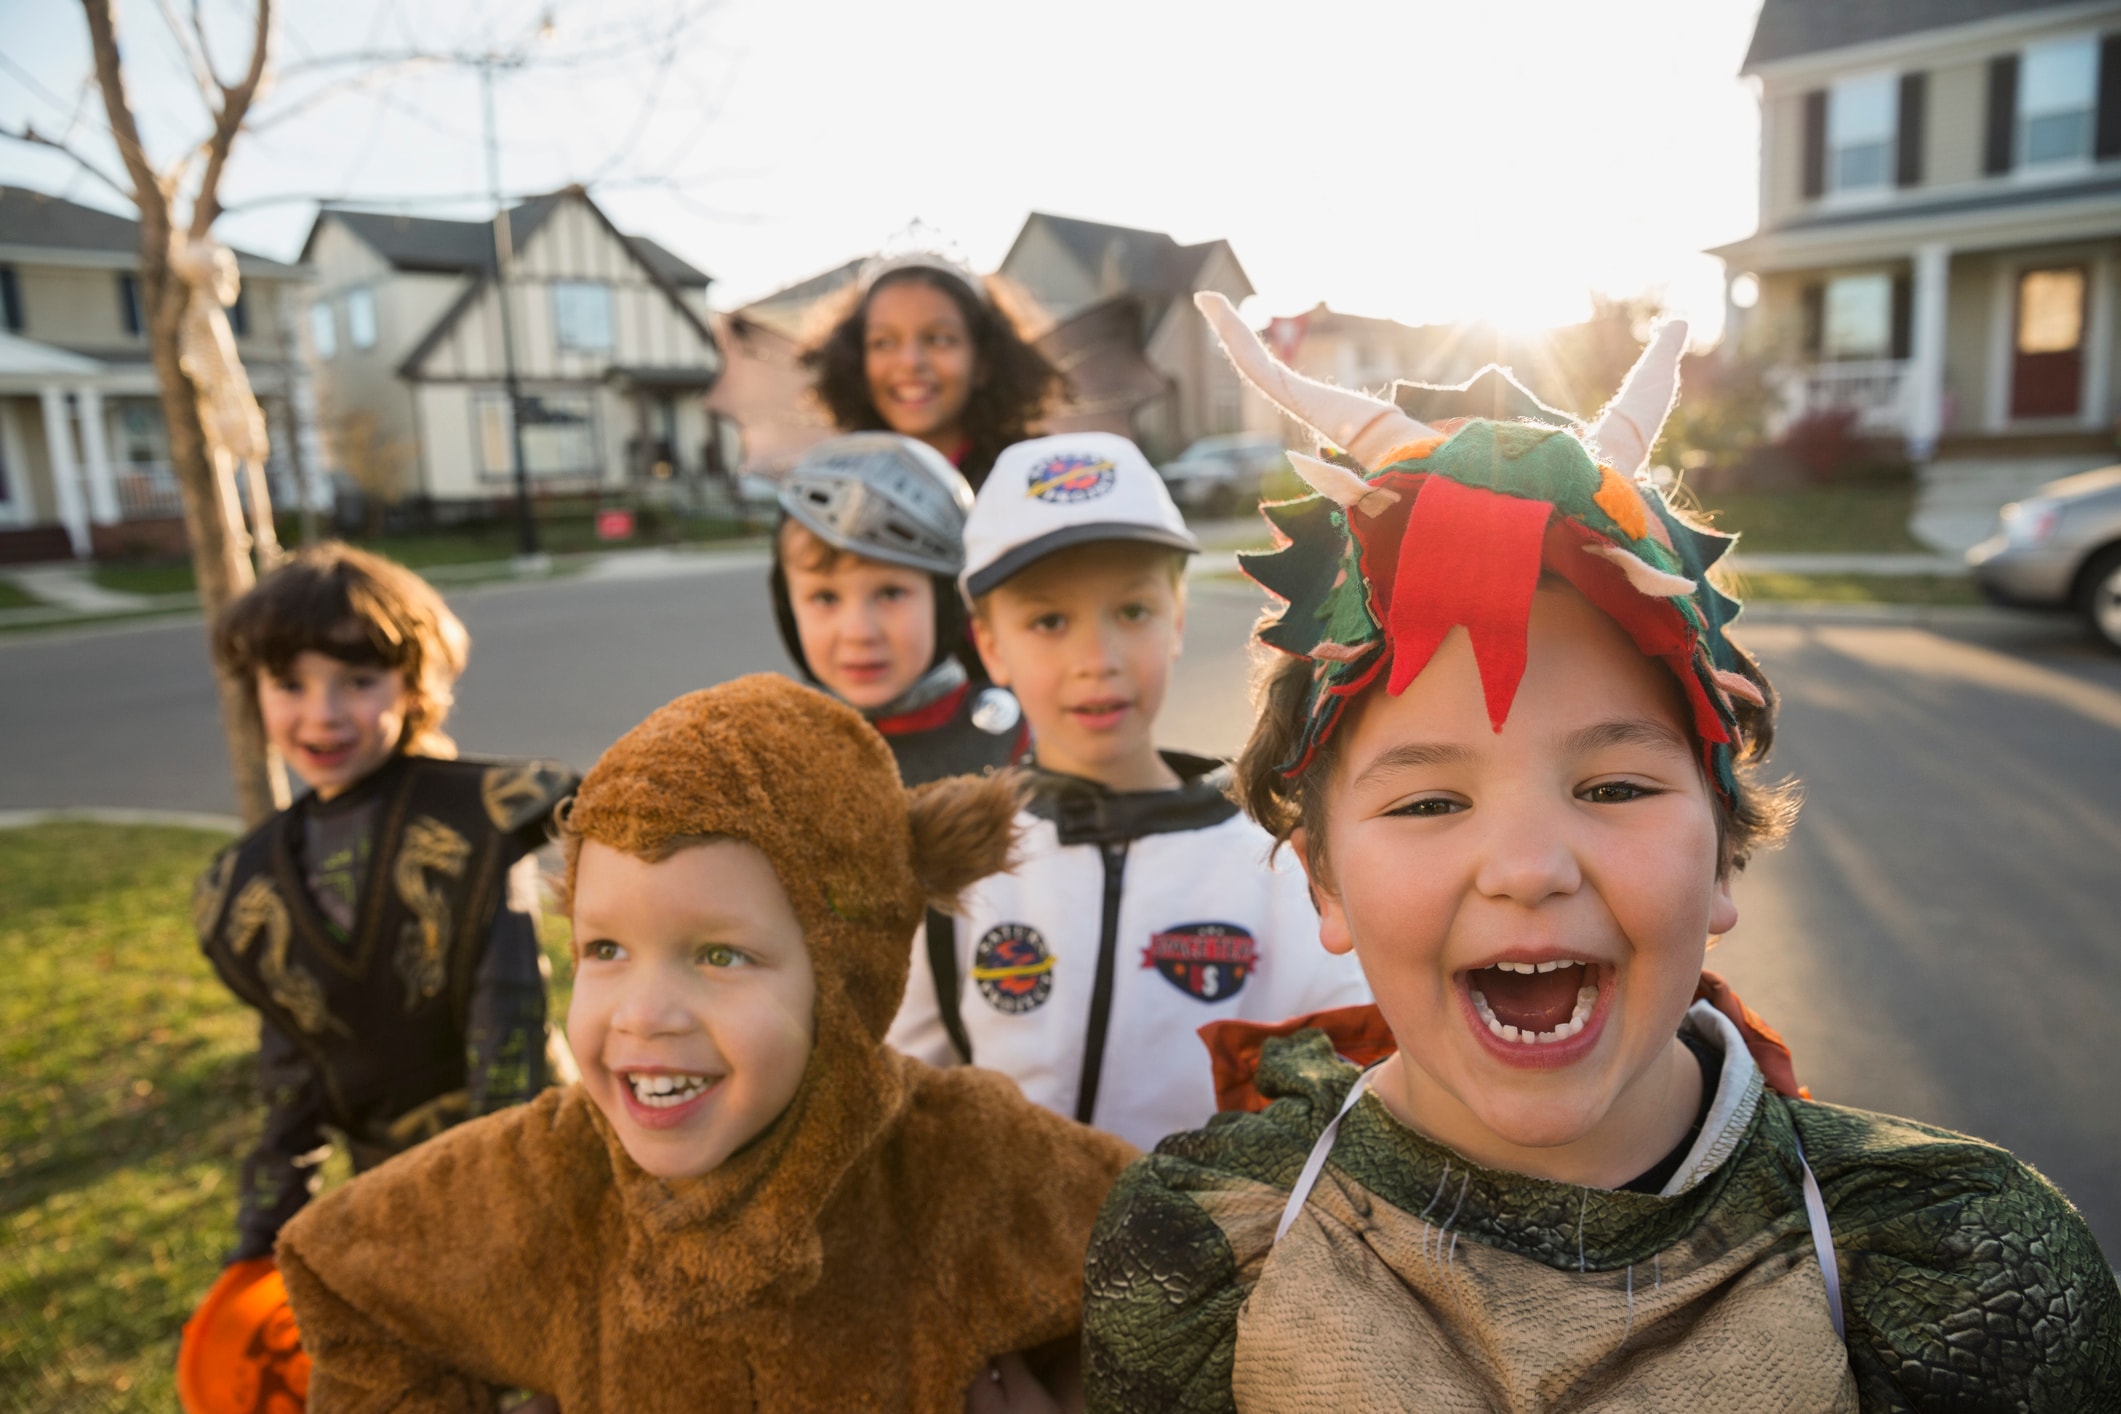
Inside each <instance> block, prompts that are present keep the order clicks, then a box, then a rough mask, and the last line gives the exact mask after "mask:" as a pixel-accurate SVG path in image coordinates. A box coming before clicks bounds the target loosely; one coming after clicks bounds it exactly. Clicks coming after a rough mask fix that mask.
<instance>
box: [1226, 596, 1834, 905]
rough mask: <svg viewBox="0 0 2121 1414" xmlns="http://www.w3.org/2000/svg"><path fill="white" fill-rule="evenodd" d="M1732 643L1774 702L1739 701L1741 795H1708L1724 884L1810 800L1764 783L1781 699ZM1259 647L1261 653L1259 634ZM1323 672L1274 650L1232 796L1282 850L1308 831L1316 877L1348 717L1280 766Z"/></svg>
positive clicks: (1786, 784) (1323, 866)
mask: <svg viewBox="0 0 2121 1414" xmlns="http://www.w3.org/2000/svg"><path fill="white" fill-rule="evenodd" d="M1279 612H1280V611H1279V609H1278V608H1274V609H1269V610H1268V611H1267V612H1266V613H1265V614H1263V615H1261V618H1260V627H1262V628H1264V627H1266V626H1267V625H1268V624H1270V623H1272V622H1273V620H1274V619H1275V618H1276V617H1277V615H1278V614H1279ZM1731 647H1732V650H1733V651H1734V652H1735V653H1736V654H1737V659H1738V662H1737V667H1738V672H1739V673H1740V674H1741V675H1742V676H1744V677H1745V679H1746V680H1747V681H1749V682H1751V683H1752V684H1753V685H1754V686H1755V687H1757V688H1759V689H1760V695H1761V696H1762V697H1763V698H1764V699H1766V705H1765V706H1762V707H1755V706H1754V705H1753V704H1752V703H1750V702H1747V701H1746V700H1744V699H1743V698H1736V699H1734V700H1733V702H1732V706H1733V707H1734V708H1735V709H1736V710H1737V716H1738V748H1737V750H1736V751H1735V752H1734V753H1733V755H1734V758H1735V759H1734V760H1733V762H1732V770H1733V774H1735V775H1736V777H1737V780H1738V796H1737V799H1736V800H1735V801H1733V802H1729V803H1726V802H1725V801H1724V799H1723V797H1722V796H1721V795H1720V794H1718V793H1716V792H1714V791H1711V792H1710V796H1709V799H1710V804H1711V805H1712V806H1713V808H1714V809H1715V812H1716V873H1717V876H1718V877H1719V878H1721V877H1724V876H1727V875H1729V874H1731V873H1733V872H1735V871H1737V870H1740V869H1743V868H1745V865H1746V861H1747V860H1748V859H1750V858H1751V857H1752V855H1753V854H1755V853H1756V852H1758V851H1760V850H1763V849H1772V848H1774V847H1775V846H1776V845H1779V844H1781V843H1782V841H1783V839H1784V838H1785V837H1787V836H1788V834H1789V832H1790V827H1791V826H1792V825H1794V824H1796V822H1797V808H1798V806H1799V804H1801V803H1802V793H1801V791H1800V790H1799V789H1798V786H1797V784H1796V782H1795V781H1794V780H1780V781H1770V780H1767V779H1765V777H1764V767H1765V764H1766V761H1767V755H1768V751H1769V749H1770V748H1772V747H1773V746H1774V744H1775V717H1776V713H1777V711H1778V709H1779V708H1780V706H1781V698H1780V696H1779V695H1778V694H1777V693H1776V691H1775V685H1774V684H1773V683H1771V682H1769V681H1768V677H1767V673H1766V672H1765V671H1763V670H1762V669H1761V667H1760V664H1759V663H1758V662H1756V661H1755V660H1754V659H1753V657H1752V655H1751V654H1749V653H1747V652H1746V651H1745V650H1744V649H1742V648H1739V647H1738V645H1736V644H1735V643H1734V644H1732V645H1731ZM1255 651H1259V650H1258V649H1257V645H1256V635H1255ZM1266 651H1269V652H1271V650H1266ZM1316 668H1317V665H1316V664H1314V663H1313V662H1311V660H1310V659H1308V658H1297V657H1293V656H1291V655H1289V654H1285V653H1272V656H1271V657H1270V658H1269V659H1267V660H1266V661H1264V662H1262V663H1261V665H1260V671H1259V674H1258V678H1257V681H1256V683H1255V695H1256V696H1257V699H1258V703H1259V716H1258V718H1257V719H1256V720H1255V721H1254V722H1253V724H1252V734H1251V736H1250V737H1249V738H1247V739H1246V741H1245V747H1244V750H1243V751H1242V752H1241V753H1239V755H1238V758H1237V763H1236V766H1235V769H1234V771H1233V773H1232V774H1233V779H1232V781H1231V794H1232V795H1233V796H1235V797H1236V798H1237V802H1238V804H1240V805H1242V806H1243V807H1244V810H1245V813H1246V814H1248V815H1250V816H1251V817H1252V818H1253V819H1255V820H1257V821H1258V822H1259V823H1260V825H1261V826H1263V827H1264V828H1265V829H1266V831H1267V833H1268V834H1270V835H1272V836H1273V837H1274V840H1275V844H1276V845H1277V847H1278V846H1279V845H1281V844H1283V843H1286V842H1287V841H1288V839H1289V836H1290V835H1291V834H1293V833H1294V832H1295V831H1296V830H1297V829H1298V828H1299V827H1303V828H1304V853H1305V856H1306V859H1305V862H1306V863H1307V864H1309V865H1310V866H1311V870H1312V875H1313V877H1315V878H1331V877H1332V875H1331V871H1330V867H1329V865H1328V862H1327V856H1326V830H1325V821H1326V790H1327V788H1328V786H1330V785H1331V783H1332V780H1333V777H1334V775H1335V774H1336V770H1337V767H1338V764H1339V760H1340V750H1339V748H1340V744H1341V742H1342V741H1343V740H1344V739H1345V738H1346V736H1347V734H1348V729H1349V720H1348V718H1346V717H1343V718H1342V719H1341V722H1340V728H1339V730H1338V731H1336V732H1335V733H1334V734H1333V736H1332V737H1330V738H1328V739H1327V740H1326V741H1325V742H1324V743H1323V744H1322V745H1321V746H1320V747H1319V748H1318V749H1317V751H1315V752H1314V753H1312V756H1311V760H1310V762H1309V763H1308V764H1307V765H1306V766H1305V767H1304V769H1303V771H1302V772H1301V773H1300V774H1298V775H1295V776H1284V775H1283V774H1282V773H1281V769H1280V767H1281V763H1282V762H1284V761H1287V760H1288V759H1289V758H1290V757H1292V756H1294V755H1295V754H1296V751H1297V743H1298V742H1299V741H1301V740H1302V738H1303V732H1304V725H1305V721H1306V715H1307V714H1306V711H1305V708H1306V705H1307V704H1308V702H1309V698H1310V687H1311V678H1312V674H1313V672H1314V671H1315V670H1316ZM1377 690H1378V689H1377V687H1376V685H1374V684H1373V685H1372V686H1371V687H1369V688H1366V689H1365V690H1364V692H1363V693H1362V695H1361V696H1359V697H1357V699H1356V700H1355V701H1354V702H1350V703H1349V704H1348V706H1349V708H1350V709H1351V710H1359V707H1360V703H1361V700H1362V697H1366V696H1369V695H1371V694H1372V693H1375V692H1376V691H1377ZM1691 730H1692V728H1691V727H1690V728H1689V731H1690V732H1691Z"/></svg>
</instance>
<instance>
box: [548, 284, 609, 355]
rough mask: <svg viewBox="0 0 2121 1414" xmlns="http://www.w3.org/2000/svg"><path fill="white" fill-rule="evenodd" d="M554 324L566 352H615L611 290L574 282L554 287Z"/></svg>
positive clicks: (606, 287) (604, 286) (605, 287)
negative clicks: (612, 344) (612, 330)
mask: <svg viewBox="0 0 2121 1414" xmlns="http://www.w3.org/2000/svg"><path fill="white" fill-rule="evenodd" d="M552 323H553V327H554V329H556V330H557V331H558V333H559V340H560V347H561V348H563V349H572V350H574V351H575V352H576V353H609V352H611V286H609V285H592V284H586V283H580V282H573V281H568V282H563V283H561V284H557V285H554V286H553V287H552Z"/></svg>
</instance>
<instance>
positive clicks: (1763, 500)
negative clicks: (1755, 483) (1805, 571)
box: [1694, 485, 1936, 555]
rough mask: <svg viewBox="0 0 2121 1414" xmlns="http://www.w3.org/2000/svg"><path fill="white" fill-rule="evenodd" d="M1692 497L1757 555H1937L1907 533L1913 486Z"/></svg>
mask: <svg viewBox="0 0 2121 1414" xmlns="http://www.w3.org/2000/svg"><path fill="white" fill-rule="evenodd" d="M1694 499H1695V500H1696V501H1697V502H1699V504H1700V508H1701V510H1702V511H1704V512H1706V513H1707V514H1708V516H1709V519H1710V520H1711V521H1712V522H1713V523H1714V524H1715V525H1716V527H1717V528H1718V529H1720V530H1729V531H1737V532H1739V533H1740V534H1741V535H1742V536H1743V539H1741V540H1740V542H1739V546H1740V549H1741V550H1742V551H1746V552H1750V553H1752V554H1755V555H1765V554H1777V553H1781V554H1793V553H1805V552H1811V553H1815V554H1871V553H1876V554H1910V555H1931V554H1935V553H1936V551H1935V550H1934V549H1933V548H1932V547H1930V546H1928V545H1925V544H1923V543H1922V542H1921V541H1919V540H1917V539H1916V538H1915V537H1914V536H1912V535H1910V534H1908V530H1907V518H1908V516H1909V514H1910V513H1911V512H1912V511H1913V510H1914V503H1915V489H1914V487H1913V486H1912V485H1901V486H1803V487H1795V488H1792V489H1790V490H1787V491H1732V492H1725V493H1723V494H1720V495H1701V496H1697V497H1695V498H1694Z"/></svg>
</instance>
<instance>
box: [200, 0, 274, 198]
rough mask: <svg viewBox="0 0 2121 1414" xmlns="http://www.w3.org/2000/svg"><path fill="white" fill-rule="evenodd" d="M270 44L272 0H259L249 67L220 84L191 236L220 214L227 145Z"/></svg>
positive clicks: (252, 94) (240, 120) (260, 73)
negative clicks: (218, 106) (218, 104)
mask: <svg viewBox="0 0 2121 1414" xmlns="http://www.w3.org/2000/svg"><path fill="white" fill-rule="evenodd" d="M271 46H272V0H258V24H257V29H256V32H255V33H254V34H253V35H252V37H251V46H250V67H249V68H248V69H247V70H245V71H244V74H243V77H242V78H241V79H240V80H238V81H237V82H236V83H235V84H234V85H233V86H231V85H228V84H223V85H222V86H221V111H220V112H218V113H216V114H215V115H214V133H213V136H212V137H210V138H208V139H207V147H206V171H205V173H204V174H203V175H201V176H200V178H199V190H198V193H197V194H196V195H195V196H194V197H193V198H192V207H191V234H192V239H193V240H204V239H205V238H206V236H207V235H208V233H210V232H211V231H212V230H213V228H214V221H215V220H216V219H217V218H218V217H219V216H220V215H221V195H220V188H221V173H222V170H223V169H224V168H226V167H227V165H228V149H229V147H230V146H231V145H232V144H233V143H234V142H235V140H236V133H237V132H238V130H240V129H241V128H242V126H243V115H244V114H246V113H248V112H249V111H250V104H251V100H252V99H254V98H256V97H257V96H258V85H259V84H260V83H261V82H263V81H264V78H265V59H266V54H267V51H268V50H269V49H270V48H271Z"/></svg>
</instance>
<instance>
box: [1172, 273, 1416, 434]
mask: <svg viewBox="0 0 2121 1414" xmlns="http://www.w3.org/2000/svg"><path fill="white" fill-rule="evenodd" d="M1193 307H1194V308H1195V309H1198V310H1199V311H1200V312H1201V314H1202V315H1203V316H1205V317H1206V319H1207V321H1208V324H1209V326H1210V327H1211V328H1213V329H1214V330H1215V337H1216V338H1218V339H1220V340H1222V345H1223V352H1225V353H1227V354H1229V355H1230V362H1232V363H1234V364H1236V365H1237V371H1238V372H1239V373H1241V374H1243V375H1244V377H1245V381H1246V382H1248V383H1250V384H1251V385H1252V386H1253V387H1255V388H1257V389H1259V391H1260V392H1262V393H1264V394H1266V395H1267V397H1268V398H1270V399H1271V400H1272V401H1273V402H1274V403H1275V405H1276V406H1278V407H1280V408H1281V410H1282V411H1284V412H1286V413H1288V414H1289V415H1290V416H1291V417H1293V418H1295V419H1296V420H1297V421H1299V422H1301V423H1303V424H1304V425H1305V426H1307V427H1309V428H1310V429H1311V430H1313V431H1314V432H1317V433H1318V434H1319V435H1320V436H1322V437H1324V438H1325V439H1326V440H1327V441H1329V442H1331V443H1332V444H1333V445H1334V446H1336V447H1339V448H1340V449H1342V450H1343V451H1345V452H1346V453H1347V454H1348V455H1349V456H1351V457H1353V458H1355V460H1357V461H1358V462H1361V463H1362V464H1363V465H1364V466H1366V467H1368V468H1369V469H1370V470H1372V471H1375V470H1376V469H1377V468H1378V467H1379V466H1381V465H1383V464H1384V461H1383V459H1384V458H1385V457H1386V456H1388V455H1389V454H1391V453H1392V452H1395V451H1397V450H1398V449H1399V448H1401V447H1404V446H1406V445H1407V444H1408V443H1409V442H1419V441H1422V440H1424V439H1425V438H1429V437H1434V436H1436V435H1437V434H1436V431H1435V429H1433V428H1431V427H1428V426H1426V425H1424V424H1422V423H1419V422H1416V421H1415V420H1414V419H1413V418H1411V417H1408V416H1407V415H1406V414H1405V413H1404V412H1401V411H1400V410H1399V408H1398V407H1397V406H1396V405H1395V404H1392V403H1388V402H1385V401H1383V400H1381V399H1378V398H1373V397H1370V396H1369V395H1367V394H1365V393H1358V392H1355V391H1354V390H1353V389H1350V388H1336V387H1334V386H1333V385H1332V384H1330V383H1319V382H1316V381H1314V380H1312V379H1309V378H1306V377H1304V376H1303V375H1302V374H1301V373H1298V372H1296V371H1295V370H1294V369H1291V368H1290V367H1288V366H1287V365H1286V364H1284V363H1282V362H1281V361H1280V360H1279V359H1277V358H1275V357H1274V355H1273V354H1270V353H1268V352H1267V347H1266V345H1264V344H1262V343H1261V342H1260V341H1259V336H1258V335H1257V334H1254V333H1253V332H1252V331H1251V330H1250V329H1248V328H1246V327H1245V321H1244V320H1242V319H1239V318H1238V317H1237V310H1236V309H1234V308H1233V307H1232V306H1231V304H1230V301H1229V300H1227V299H1225V298H1223V296H1222V295H1220V294H1218V293H1216V292H1215V291H1214V290H1202V291H1200V292H1199V293H1197V294H1195V295H1194V296H1193Z"/></svg>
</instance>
